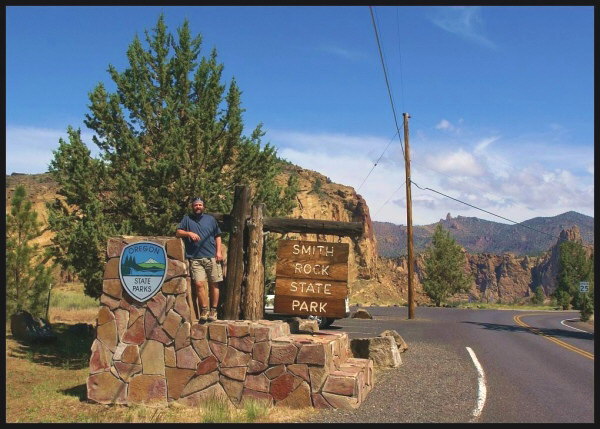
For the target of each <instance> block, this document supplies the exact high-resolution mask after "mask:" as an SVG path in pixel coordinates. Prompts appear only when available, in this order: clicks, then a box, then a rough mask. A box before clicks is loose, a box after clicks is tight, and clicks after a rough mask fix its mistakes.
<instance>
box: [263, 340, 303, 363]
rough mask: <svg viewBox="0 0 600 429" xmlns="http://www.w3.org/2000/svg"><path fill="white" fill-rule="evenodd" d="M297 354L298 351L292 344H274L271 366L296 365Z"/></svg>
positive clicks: (272, 346) (270, 358)
mask: <svg viewBox="0 0 600 429" xmlns="http://www.w3.org/2000/svg"><path fill="white" fill-rule="evenodd" d="M297 354H298V349H297V348H296V346H295V345H293V344H291V343H282V344H277V343H273V344H272V345H271V354H270V356H269V365H277V364H291V363H295V361H296V355H297Z"/></svg>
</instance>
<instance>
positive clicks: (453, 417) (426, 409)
mask: <svg viewBox="0 0 600 429" xmlns="http://www.w3.org/2000/svg"><path fill="white" fill-rule="evenodd" d="M401 356H402V365H400V366H399V367H398V368H393V369H385V370H376V373H375V386H374V388H373V390H372V391H371V392H370V393H369V394H368V395H367V397H366V399H365V400H364V401H363V403H362V404H361V406H360V407H359V408H358V409H355V410H322V411H319V412H318V413H317V414H314V415H312V416H310V417H309V418H308V419H307V420H304V421H305V422H311V423H316V422H320V423H358V422H361V423H457V422H469V421H470V420H471V417H472V416H471V413H472V412H473V409H474V408H475V406H476V403H477V371H476V369H475V367H474V365H473V362H472V361H471V358H470V357H469V354H468V352H467V351H466V349H465V350H464V353H460V351H456V350H453V349H452V348H451V347H449V346H441V347H440V346H439V345H434V344H431V343H424V342H421V343H419V342H416V343H411V344H409V349H408V350H407V351H406V352H404V353H402V355H401Z"/></svg>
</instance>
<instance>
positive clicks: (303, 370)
mask: <svg viewBox="0 0 600 429" xmlns="http://www.w3.org/2000/svg"><path fill="white" fill-rule="evenodd" d="M287 370H288V371H289V372H291V373H292V374H294V375H297V376H298V377H300V378H302V379H303V380H305V381H306V382H308V383H310V374H309V373H308V365H306V364H297V363H295V364H292V365H288V366H287Z"/></svg>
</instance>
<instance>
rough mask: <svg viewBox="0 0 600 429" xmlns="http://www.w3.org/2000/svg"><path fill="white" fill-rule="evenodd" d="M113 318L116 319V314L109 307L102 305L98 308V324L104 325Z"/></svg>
mask: <svg viewBox="0 0 600 429" xmlns="http://www.w3.org/2000/svg"><path fill="white" fill-rule="evenodd" d="M111 320H115V315H114V314H113V312H112V311H110V309H109V308H108V307H105V306H104V305H101V306H100V309H99V310H98V316H96V326H100V325H104V324H105V323H107V322H110V321H111Z"/></svg>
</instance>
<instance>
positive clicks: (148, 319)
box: [144, 311, 173, 345]
mask: <svg viewBox="0 0 600 429" xmlns="http://www.w3.org/2000/svg"><path fill="white" fill-rule="evenodd" d="M144 331H146V338H147V339H151V340H155V341H159V342H161V343H163V344H166V345H168V344H171V343H172V342H173V340H172V339H171V337H169V336H168V335H167V334H166V332H165V331H164V330H163V328H162V326H160V324H159V322H158V320H157V319H156V317H154V316H153V315H152V313H151V312H150V311H146V314H145V315H144Z"/></svg>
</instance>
